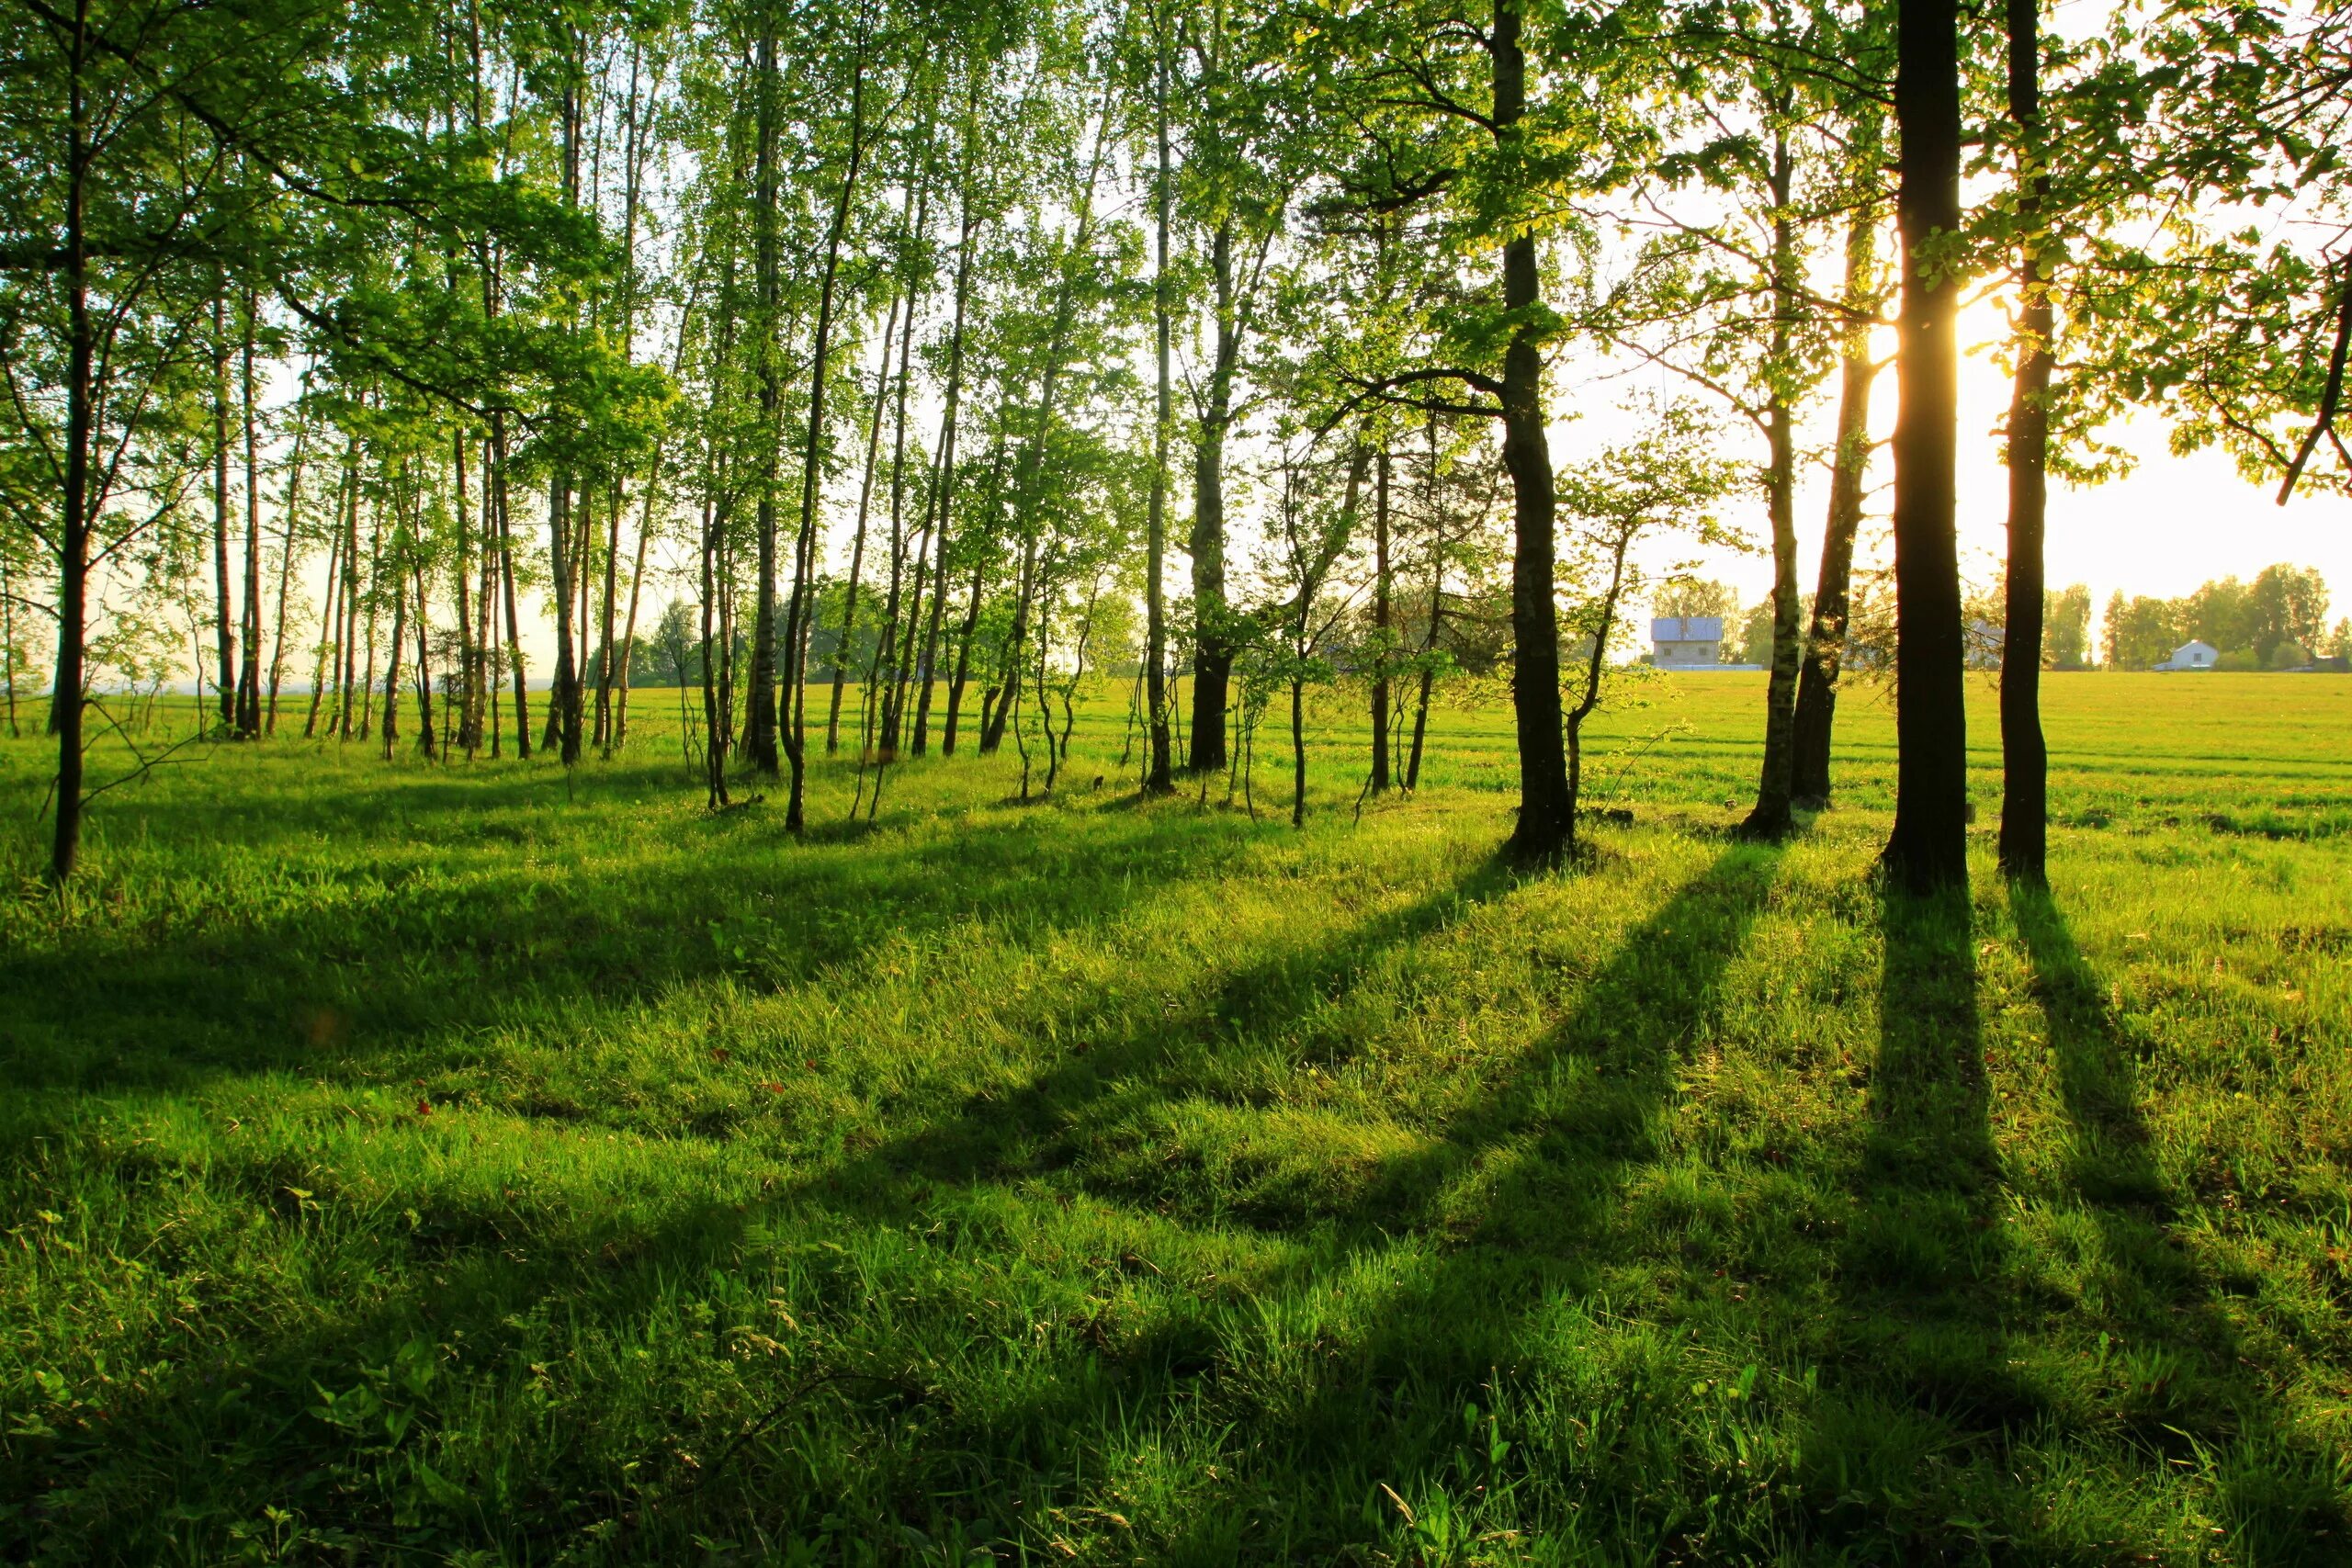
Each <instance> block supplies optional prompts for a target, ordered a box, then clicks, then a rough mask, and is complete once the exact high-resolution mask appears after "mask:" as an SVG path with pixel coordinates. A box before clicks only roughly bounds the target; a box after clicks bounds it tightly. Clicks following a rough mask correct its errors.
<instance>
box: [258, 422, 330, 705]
mask: <svg viewBox="0 0 2352 1568" xmlns="http://www.w3.org/2000/svg"><path fill="white" fill-rule="evenodd" d="M309 434H310V432H309V431H308V430H297V431H296V433H295V435H294V464H293V471H292V472H291V473H289V474H288V475H287V478H286V514H285V516H284V517H283V518H282V519H281V520H280V527H279V530H278V531H279V533H280V534H281V535H282V536H284V539H285V548H284V549H283V550H282V551H281V552H280V553H279V555H278V558H277V635H276V637H273V638H272V639H271V641H270V645H269V705H268V707H267V708H266V710H265V711H264V712H263V714H262V733H264V734H265V735H276V734H277V689H278V687H279V685H280V684H281V683H283V682H284V681H285V678H286V600H287V597H288V595H289V594H290V593H291V592H293V578H294V544H295V534H296V531H297V529H298V528H299V527H300V524H301V516H302V471H303V457H304V456H305V450H304V448H305V441H306V438H307V437H308V436H309ZM328 570H329V575H330V576H332V575H333V570H334V569H333V568H332V567H330V568H329V569H328Z"/></svg>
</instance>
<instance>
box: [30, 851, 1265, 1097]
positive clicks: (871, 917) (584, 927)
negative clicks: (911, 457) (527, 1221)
mask: <svg viewBox="0 0 2352 1568" xmlns="http://www.w3.org/2000/svg"><path fill="white" fill-rule="evenodd" d="M1043 832H1044V829H1041V827H1040V826H1039V825H1038V824H1037V823H1035V822H1033V821H1030V820H1026V819H1021V818H1014V819H1012V820H1007V821H997V820H982V821H978V822H974V823H971V824H967V825H966V826H964V827H963V828H961V829H959V831H958V832H957V833H956V836H955V837H954V839H953V840H952V841H949V840H935V839H931V838H921V837H918V838H908V839H901V840H895V841H893V842H891V843H889V844H888V845H882V844H867V845H861V846H854V847H848V848H844V849H842V850H838V851H827V852H818V853H811V854H807V855H796V856H794V857H792V858H791V859H790V860H788V861H785V862H777V861H775V859H774V857H773V856H772V855H771V854H770V853H769V852H767V851H766V850H764V849H763V848H762V847H761V846H758V845H738V846H735V847H734V848H733V849H732V850H731V852H725V853H723V854H720V855H718V856H717V857H714V858H712V859H710V860H707V861H704V862H700V863H688V862H686V861H684V859H683V858H682V857H663V858H661V859H659V860H656V861H653V862H650V863H646V864H643V865H639V866H633V867H629V868H628V870H627V873H626V874H622V875H617V876H598V875H592V874H582V873H579V872H570V873H561V874H548V872H546V871H544V870H542V869H540V868H539V867H537V866H536V865H533V864H530V863H515V862H503V863H497V864H493V865H486V866H484V867H482V868H481V869H479V870H477V871H475V872H474V873H472V874H465V875H459V876H456V877H453V878H451V879H447V880H435V881H425V882H417V881H414V880H403V879H399V878H393V879H383V878H378V877H374V876H372V875H370V874H367V873H365V872H364V871H363V872H360V873H357V874H355V875H356V880H352V879H348V878H345V876H343V875H342V874H335V873H330V874H328V876H327V877H326V878H325V879H324V883H323V885H322V886H318V887H316V888H298V889H295V890H293V891H292V892H290V893H289V894H288V896H287V897H283V898H280V899H277V900H276V901H274V902H269V901H262V900H256V907H255V908H251V909H244V910H241V911H240V918H239V919H236V920H235V921H233V922H230V921H225V920H221V921H215V920H204V921H199V920H196V919H186V918H176V919H167V920H164V921H163V922H161V923H159V924H157V925H155V926H152V927H150V928H148V929H145V930H141V929H137V928H130V927H123V928H117V927H112V926H100V927H95V928H92V929H88V930H85V931H75V932H72V933H69V934H68V935H66V936H65V937H64V938H63V939H62V940H61V941H60V942H56V943H55V944H53V945H50V946H46V947H43V948H39V949H26V948H21V947H18V948H11V949H6V950H0V998H5V1000H0V1081H6V1083H8V1084H9V1085H10V1086H11V1087H12V1088H14V1089H16V1090H17V1091H18V1092H31V1091H35V1090H41V1089H57V1090H72V1091H75V1092H83V1093H90V1092H113V1091H132V1092H140V1091H177V1090H182V1089H188V1088H191V1087H194V1086H195V1085H197V1084H198V1083H201V1082H203V1081H206V1080H208V1079H211V1078H215V1077H222V1076H227V1075H232V1074H236V1073H243V1072H259V1071H286V1072H297V1073H301V1074H304V1075H306V1076H318V1075H325V1076H329V1077H334V1076H356V1077H363V1078H364V1077H366V1076H367V1075H368V1070H369V1066H370V1064H371V1063H373V1062H375V1061H377V1060H380V1059H382V1058H384V1057H387V1056H391V1055H401V1054H403V1053H413V1052H414V1051H415V1050H417V1049H419V1048H422V1047H424V1046H425V1045H427V1044H429V1043H434V1042H435V1041H441V1040H446V1039H447V1038H448V1037H450V1036H452V1035H453V1034H455V1035H465V1034H470V1033H480V1032H491V1031H496V1030H500V1029H503V1028H508V1027H512V1028H515V1029H517V1030H520V1031H522V1032H536V1033H541V1034H545V1033H548V1032H551V1031H552V1032H560V1033H568V1034H571V1036H573V1037H575V1038H577V1037H580V1036H582V1035H586V1034H588V1033H590V1032H593V1031H594V1029H595V1028H596V1027H598V1026H599V1024H600V1023H602V1022H604V1021H608V1020H612V1019H615V1018H619V1017H625V1016H627V1015H628V1014H629V1013H630V1012H632V1011H633V1010H638V1009H641V1008H644V1007H648V1006H651V1005H653V1004H655V1003H657V1002H658V1001H660V1000H662V998H665V997H668V996H669V995H670V994H672V993H673V992H675V991H677V990H679V989H680V988H682V987H695V986H698V985H703V984H707V983H711V982H717V981H722V980H724V981H726V982H728V983H729V985H731V986H733V987H736V988H737V989H738V990H740V991H741V992H742V993H744V994H747V995H752V996H756V995H758V994H761V993H763V992H775V991H781V990H786V989H789V988H791V987H797V986H803V985H807V984H810V983H813V982H816V981H817V980H819V979H820V978H821V977H822V976H825V975H826V974H828V973H829V972H831V971H832V970H834V969H836V968H838V967H840V966H843V965H851V964H857V963H859V962H861V961H862V960H863V959H864V958H865V956H866V955H868V954H870V953H872V952H873V951H874V949H875V948H876V945H877V944H879V943H881V942H885V941H888V940H907V939H912V940H914V941H916V942H922V940H924V939H926V938H927V937H929V936H932V935H934V934H937V933H941V932H944V931H950V930H953V929H956V928H958V927H961V926H964V925H967V924H969V923H971V922H975V921H986V922H1010V923H1013V924H1017V926H1018V927H1019V928H1020V930H1021V932H1022V934H1023V935H1024V936H1029V935H1032V934H1034V937H1035V939H1036V940H1046V939H1049V938H1051V937H1052V936H1054V935H1055V934H1057V933H1060V932H1064V931H1074V930H1079V929H1083V928H1088V927H1091V926H1095V925H1098V924H1100V923H1102V922H1103V921H1105V920H1110V919H1116V918H1117V917H1118V916H1119V915H1120V913H1121V911H1123V910H1124V909H1125V908H1127V907H1128V906H1129V905H1130V904H1132V903H1134V902H1135V901H1136V900H1138V899H1142V898H1148V897H1155V896H1158V895H1159V894H1162V893H1164V892H1165V891H1166V890H1168V889H1170V888H1171V887H1176V886H1184V885H1187V884H1190V883H1193V882H1196V881H1199V880H1203V879H1213V878H1216V877H1217V876H1221V875H1225V874H1230V873H1231V872H1232V871H1233V870H1234V869H1235V867H1236V866H1237V865H1238V863H1239V862H1240V860H1241V859H1242V857H1244V856H1245V855H1246V854H1247V853H1248V852H1249V851H1250V846H1251V844H1252V843H1253V842H1254V841H1255V840H1253V839H1251V838H1250V837H1249V836H1246V835H1241V834H1237V833H1235V832H1234V831H1232V830H1231V829H1229V828H1227V827H1225V826H1221V825H1216V824H1204V823H1200V822H1196V821H1195V820H1193V818H1188V817H1185V816H1182V815H1179V814H1173V813H1161V814H1156V815H1147V816H1138V817H1125V818H1113V817H1108V816H1105V817H1104V818H1103V821H1102V823H1101V824H1099V825H1098V829H1097V830H1096V831H1095V832H1094V833H1092V834H1091V836H1090V837H1089V838H1088V840H1086V842H1085V843H1084V844H1083V846H1082V847H1081V848H1080V850H1076V851H1074V850H1072V849H1071V847H1070V846H1068V845H1057V844H1054V843H1050V842H1047V841H1046V840H1045V839H1044V838H1043V837H1042V834H1043ZM1046 871H1050V873H1051V874H1045V873H1046Z"/></svg>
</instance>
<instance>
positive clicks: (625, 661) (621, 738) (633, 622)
mask: <svg viewBox="0 0 2352 1568" xmlns="http://www.w3.org/2000/svg"><path fill="white" fill-rule="evenodd" d="M661 482H662V461H661V457H660V456H659V454H657V455H656V456H655V457H654V462H653V471H652V472H651V473H650V474H649V475H648V476H647V477H646V480H645V502H644V506H643V508H642V509H641V510H640V511H639V513H638V519H637V558H636V559H635V560H634V561H633V562H632V563H631V564H630V566H629V569H628V618H627V619H626V620H625V621H623V622H622V623H621V655H620V670H619V671H618V672H617V673H616V675H615V677H614V685H615V687H616V690H615V692H614V694H613V750H616V751H617V750H620V749H621V748H622V747H623V746H625V745H627V744H628V682H629V666H630V661H631V660H634V659H635V658H636V657H637V606H638V600H639V595H640V594H641V593H642V592H644V589H645V547H646V544H647V542H648V541H650V539H651V538H652V537H653V501H654V492H655V491H656V490H657V489H658V488H659V486H660V485H661ZM681 679H683V677H681Z"/></svg>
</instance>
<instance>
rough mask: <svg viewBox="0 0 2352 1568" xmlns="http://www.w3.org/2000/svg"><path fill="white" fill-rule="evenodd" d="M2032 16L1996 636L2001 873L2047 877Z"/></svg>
mask: <svg viewBox="0 0 2352 1568" xmlns="http://www.w3.org/2000/svg"><path fill="white" fill-rule="evenodd" d="M2008 32H2009V39H2008V43H2009V50H2008V54H2009V118H2010V119H2012V120H2013V121H2015V122H2016V124H2017V128H2018V228H2019V230H2020V231H2021V235H2022V237H2021V239H2020V241H2019V245H2018V251H2019V254H2018V284H2019V286H2020V288H2021V290H2022V292H2023V294H2024V299H2023V303H2022V308H2021V309H2020V310H2019V311H2018V331H2017V378H2016V384H2015V386H2014V388H2013V389H2012V390H2011V393H2010V398H2009V429H2008V446H2009V451H2008V458H2009V562H2008V573H2007V598H2006V602H2005V603H2004V605H2003V620H2004V623H2005V624H2004V626H2003V628H2002V634H2001V637H2002V640H2001V848H2000V855H2001V870H2002V871H2003V872H2005V873H2006V874H2008V876H2010V877H2011V878H2012V879H2014V880H2016V881H2018V882H2022V883H2025V884H2028V885H2030V886H2044V885H2046V884H2047V882H2048V880H2049V869H2048V859H2049V841H2050V777H2049V773H2050V753H2049V748H2048V746H2047V745H2046V744H2045V742H2044V741H2043V739H2042V735H2041V619H2042V605H2043V599H2042V592H2043V583H2042V559H2041V547H2042V527H2043V523H2044V521H2045V513H2046V511H2047V507H2048V498H2049V484H2048V479H2049V473H2048V470H2049V465H2050V411H2049V401H2050V369H2051V366H2050V352H2051V334H2052V330H2053V328H2054V326H2055V311H2054V310H2053V309H2052V303H2051V299H2050V288H2049V281H2050V272H2049V261H2050V255H2049V242H2048V239H2047V237H2046V236H2045V235H2044V234H2043V233H2041V223H2042V200H2043V197H2044V194H2045V192H2046V190H2047V186H2048V180H2047V175H2046V173H2045V171H2044V169H2043V166H2042V158H2043V156H2044V148H2043V145H2042V135H2041V15H2040V11H2039V0H2008Z"/></svg>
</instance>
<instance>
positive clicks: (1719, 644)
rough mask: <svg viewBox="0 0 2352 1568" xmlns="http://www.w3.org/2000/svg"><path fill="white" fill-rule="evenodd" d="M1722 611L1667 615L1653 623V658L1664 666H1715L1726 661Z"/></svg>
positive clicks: (1660, 665)
mask: <svg viewBox="0 0 2352 1568" xmlns="http://www.w3.org/2000/svg"><path fill="white" fill-rule="evenodd" d="M1723 646H1724V618H1723V617H1722V616H1721V615H1667V616H1663V617H1661V618H1659V619H1657V620H1654V621H1652V622H1651V623H1650V658H1651V662H1653V663H1655V664H1656V665H1657V667H1658V668H1659V669H1661V670H1712V669H1713V668H1715V667H1716V666H1718V665H1720V664H1721V663H1722V661H1723Z"/></svg>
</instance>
